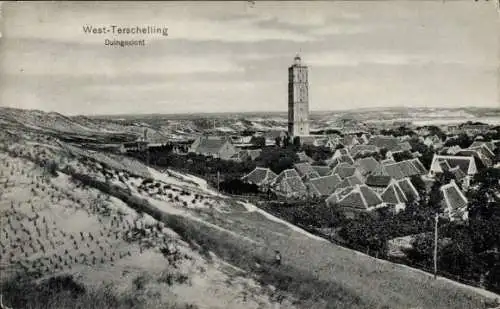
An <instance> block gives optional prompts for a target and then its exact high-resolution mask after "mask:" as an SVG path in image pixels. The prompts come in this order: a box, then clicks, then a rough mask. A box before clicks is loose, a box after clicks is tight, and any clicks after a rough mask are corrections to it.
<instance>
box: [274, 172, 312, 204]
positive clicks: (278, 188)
mask: <svg viewBox="0 0 500 309" xmlns="http://www.w3.org/2000/svg"><path fill="white" fill-rule="evenodd" d="M290 171H294V172H295V173H293V172H290ZM283 173H284V174H283ZM293 174H295V175H297V176H292V175H293ZM287 175H288V176H287ZM272 190H273V191H274V192H275V193H276V194H277V195H279V196H284V197H286V198H304V197H307V195H308V192H307V191H308V189H307V187H306V185H305V184H304V182H302V179H301V178H300V176H298V174H297V172H296V171H295V170H285V171H283V172H281V173H280V174H279V175H278V177H277V178H276V179H275V181H274V183H273V184H272Z"/></svg>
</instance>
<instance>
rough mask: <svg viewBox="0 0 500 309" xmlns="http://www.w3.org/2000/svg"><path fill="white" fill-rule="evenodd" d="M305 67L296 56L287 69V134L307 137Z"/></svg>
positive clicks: (307, 105)
mask: <svg viewBox="0 0 500 309" xmlns="http://www.w3.org/2000/svg"><path fill="white" fill-rule="evenodd" d="M307 70H308V69H307V66H306V65H304V64H303V63H302V59H301V58H300V56H299V55H298V54H297V56H295V58H294V59H293V64H292V65H291V66H290V67H289V68H288V134H289V135H291V136H304V135H309V82H308V77H307Z"/></svg>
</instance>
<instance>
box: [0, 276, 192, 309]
mask: <svg viewBox="0 0 500 309" xmlns="http://www.w3.org/2000/svg"><path fill="white" fill-rule="evenodd" d="M114 290H115V289H114V288H113V286H112V285H109V284H108V285H103V286H99V287H92V288H88V287H85V286H83V285H82V284H80V283H78V282H76V281H75V280H74V279H73V277H72V276H70V275H62V276H58V277H52V278H50V279H47V280H44V281H42V282H38V283H35V282H33V281H31V280H30V278H29V277H26V276H24V277H23V276H18V277H16V278H12V279H10V280H8V281H6V282H3V283H2V284H1V293H2V296H3V303H4V305H7V306H9V307H11V308H13V309H20V308H22V309H75V308H78V309H95V308H102V309H108V308H113V309H132V308H134V309H143V308H144V309H146V308H151V305H149V304H147V302H146V301H145V299H144V297H143V295H142V294H141V293H140V291H134V290H131V291H130V292H127V293H123V294H121V295H117V294H116V293H115V292H114ZM161 308H165V309H196V308H197V307H196V306H194V305H190V304H175V303H162V304H161Z"/></svg>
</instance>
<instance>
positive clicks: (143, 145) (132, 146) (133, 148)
mask: <svg viewBox="0 0 500 309" xmlns="http://www.w3.org/2000/svg"><path fill="white" fill-rule="evenodd" d="M148 145H149V143H148V142H147V141H141V140H138V141H135V142H127V143H123V144H122V145H121V147H120V150H119V151H120V152H121V153H126V152H142V151H146V150H147V149H148Z"/></svg>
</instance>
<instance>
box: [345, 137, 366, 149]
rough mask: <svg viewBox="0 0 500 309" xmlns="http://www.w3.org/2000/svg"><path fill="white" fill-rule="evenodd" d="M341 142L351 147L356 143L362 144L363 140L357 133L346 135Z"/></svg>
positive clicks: (346, 146) (348, 147)
mask: <svg viewBox="0 0 500 309" xmlns="http://www.w3.org/2000/svg"><path fill="white" fill-rule="evenodd" d="M341 144H342V145H344V147H345V148H347V149H350V148H351V147H353V146H355V145H359V144H361V141H360V140H359V139H358V137H357V136H356V135H346V136H344V138H343V139H342V141H341Z"/></svg>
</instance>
